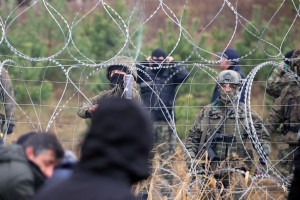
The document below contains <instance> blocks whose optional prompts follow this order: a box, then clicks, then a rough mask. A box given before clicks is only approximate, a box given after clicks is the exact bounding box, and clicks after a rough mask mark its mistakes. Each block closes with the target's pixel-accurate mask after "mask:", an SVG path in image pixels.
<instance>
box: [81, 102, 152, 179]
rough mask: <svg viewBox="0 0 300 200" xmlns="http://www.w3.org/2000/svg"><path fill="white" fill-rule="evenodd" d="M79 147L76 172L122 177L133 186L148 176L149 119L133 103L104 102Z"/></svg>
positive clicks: (141, 109)
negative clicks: (80, 154)
mask: <svg viewBox="0 0 300 200" xmlns="http://www.w3.org/2000/svg"><path fill="white" fill-rule="evenodd" d="M100 105H101V106H99V107H98V109H97V110H96V112H95V114H94V117H93V118H92V123H91V126H90V129H89V131H88V133H87V135H86V137H85V139H84V142H83V145H82V157H81V160H80V162H79V169H83V170H87V171H92V172H94V173H97V174H110V173H112V174H123V175H125V176H127V177H129V179H130V182H131V183H134V182H137V181H139V180H142V179H144V178H147V177H148V176H149V173H150V171H151V170H150V169H149V163H148V157H149V154H150V151H151V148H152V143H153V127H152V123H151V121H150V117H149V116H148V115H147V114H146V112H145V111H144V110H143V108H142V107H141V106H140V105H139V104H137V103H136V102H135V101H133V100H128V99H120V98H110V99H103V100H102V101H101V102H100Z"/></svg>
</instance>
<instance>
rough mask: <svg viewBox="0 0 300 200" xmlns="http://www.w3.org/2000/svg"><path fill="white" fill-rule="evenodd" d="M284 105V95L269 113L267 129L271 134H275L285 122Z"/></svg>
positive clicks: (277, 100) (276, 101)
mask: <svg viewBox="0 0 300 200" xmlns="http://www.w3.org/2000/svg"><path fill="white" fill-rule="evenodd" d="M284 105H285V103H284V95H281V96H280V97H278V98H277V99H276V100H275V102H274V105H273V106H272V108H271V110H270V112H269V117H268V119H267V122H266V128H267V130H268V132H269V133H270V134H272V133H273V132H275V130H276V129H277V128H278V127H279V126H280V124H281V123H283V122H284Z"/></svg>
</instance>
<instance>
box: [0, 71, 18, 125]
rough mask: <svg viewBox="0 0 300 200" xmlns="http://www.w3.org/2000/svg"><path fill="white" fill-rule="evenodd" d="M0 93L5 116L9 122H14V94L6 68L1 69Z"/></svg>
mask: <svg viewBox="0 0 300 200" xmlns="http://www.w3.org/2000/svg"><path fill="white" fill-rule="evenodd" d="M1 93H2V102H3V104H4V107H5V118H6V121H7V122H8V123H9V124H14V123H15V120H16V116H15V103H14V101H15V95H14V89H13V85H12V82H11V80H10V77H9V74H8V72H7V71H6V69H4V68H2V71H1Z"/></svg>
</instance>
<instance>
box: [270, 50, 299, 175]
mask: <svg viewBox="0 0 300 200" xmlns="http://www.w3.org/2000/svg"><path fill="white" fill-rule="evenodd" d="M290 69H291V71H293V72H295V73H294V74H289V76H290V79H291V80H292V81H290V82H289V84H288V85H287V86H286V87H285V88H284V89H283V91H282V92H281V94H280V96H279V97H278V98H277V99H276V100H275V103H274V105H273V106H272V108H271V111H270V114H269V117H268V119H267V125H266V128H267V129H268V131H269V133H270V134H275V133H276V129H277V128H278V127H279V126H280V125H281V124H283V127H282V133H281V134H280V139H279V141H278V142H280V143H279V155H278V159H279V164H278V165H279V167H278V166H275V167H277V168H278V169H279V171H280V172H281V173H283V175H285V176H288V175H291V173H292V170H293V169H292V168H293V162H292V161H293V157H294V153H293V152H294V150H295V149H296V146H297V137H299V136H298V135H299V131H300V114H299V113H300V90H299V89H300V88H299V87H300V85H299V75H300V49H297V50H295V52H294V54H293V56H292V60H291V66H290Z"/></svg>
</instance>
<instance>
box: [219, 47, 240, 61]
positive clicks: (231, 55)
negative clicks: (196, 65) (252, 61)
mask: <svg viewBox="0 0 300 200" xmlns="http://www.w3.org/2000/svg"><path fill="white" fill-rule="evenodd" d="M217 55H218V56H222V57H224V58H226V59H228V60H232V62H234V64H238V60H237V59H239V58H240V55H239V53H238V52H237V51H236V50H235V49H232V48H227V49H226V50H225V51H224V52H219V53H217Z"/></svg>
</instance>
